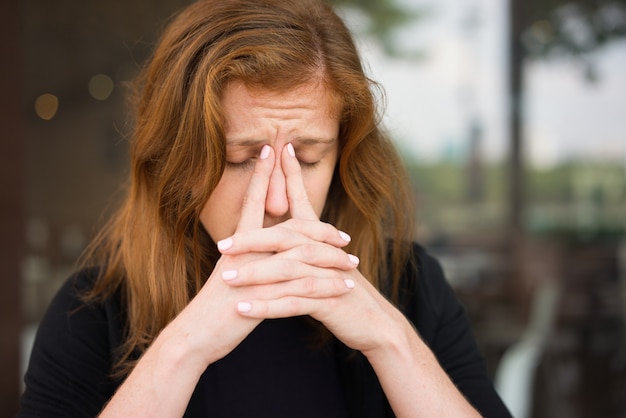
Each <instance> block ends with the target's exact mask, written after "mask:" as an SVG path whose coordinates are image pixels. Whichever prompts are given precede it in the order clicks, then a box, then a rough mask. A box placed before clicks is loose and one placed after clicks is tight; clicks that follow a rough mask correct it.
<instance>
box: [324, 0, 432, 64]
mask: <svg viewBox="0 0 626 418" xmlns="http://www.w3.org/2000/svg"><path fill="white" fill-rule="evenodd" d="M329 2H330V4H332V5H334V6H337V7H339V8H340V9H346V10H358V11H360V12H362V13H363V14H364V16H365V18H366V20H367V23H366V27H365V28H358V29H359V30H361V29H363V30H364V32H365V33H367V34H369V35H372V36H373V37H375V38H377V39H378V40H380V42H381V43H382V45H383V48H384V49H385V52H386V53H387V54H389V55H391V56H405V57H408V56H410V55H411V54H408V53H407V52H406V51H405V52H402V51H399V50H398V49H397V48H396V43H395V42H394V39H393V34H394V31H396V30H397V29H398V28H401V27H402V26H405V25H408V24H412V23H415V22H417V21H418V20H419V19H421V18H422V17H424V15H425V14H426V10H425V9H415V8H412V9H409V8H408V7H407V6H406V5H404V4H400V3H398V1H396V0H329Z"/></svg>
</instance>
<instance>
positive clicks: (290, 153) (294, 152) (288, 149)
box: [287, 142, 296, 157]
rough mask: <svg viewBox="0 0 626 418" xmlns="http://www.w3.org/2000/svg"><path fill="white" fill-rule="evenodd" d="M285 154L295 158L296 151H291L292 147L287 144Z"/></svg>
mask: <svg viewBox="0 0 626 418" xmlns="http://www.w3.org/2000/svg"><path fill="white" fill-rule="evenodd" d="M287 152H288V153H289V155H291V156H292V157H295V156H296V150H294V149H293V145H291V142H290V143H288V144H287Z"/></svg>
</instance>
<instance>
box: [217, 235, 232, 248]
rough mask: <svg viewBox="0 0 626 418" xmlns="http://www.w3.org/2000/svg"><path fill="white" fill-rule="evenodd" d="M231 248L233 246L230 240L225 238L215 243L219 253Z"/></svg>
mask: <svg viewBox="0 0 626 418" xmlns="http://www.w3.org/2000/svg"><path fill="white" fill-rule="evenodd" d="M232 246H233V239H232V238H226V239H223V240H221V241H218V242H217V249H218V250H220V251H225V250H228V249H229V248H230V247H232Z"/></svg>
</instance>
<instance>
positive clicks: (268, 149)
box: [259, 144, 272, 160]
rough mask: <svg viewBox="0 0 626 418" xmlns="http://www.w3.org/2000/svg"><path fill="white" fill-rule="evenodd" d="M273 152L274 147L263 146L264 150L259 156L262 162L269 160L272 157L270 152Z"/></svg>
mask: <svg viewBox="0 0 626 418" xmlns="http://www.w3.org/2000/svg"><path fill="white" fill-rule="evenodd" d="M271 151H272V147H270V146H269V145H267V144H266V145H263V148H262V149H261V154H260V155H259V158H260V159H262V160H267V158H268V157H269V156H270V152H271Z"/></svg>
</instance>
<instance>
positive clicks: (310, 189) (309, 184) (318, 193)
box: [303, 169, 333, 217]
mask: <svg viewBox="0 0 626 418" xmlns="http://www.w3.org/2000/svg"><path fill="white" fill-rule="evenodd" d="M332 178H333V170H332V169H326V170H323V171H317V170H312V171H310V172H306V173H303V179H304V188H305V189H306V193H307V196H308V197H309V201H310V202H311V206H313V209H314V210H315V213H316V214H317V216H318V217H319V216H321V215H322V210H323V209H324V205H325V204H326V196H327V195H328V189H329V188H330V182H331V180H332Z"/></svg>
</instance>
